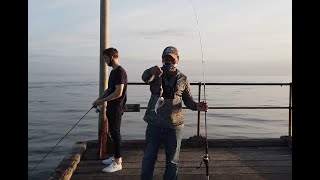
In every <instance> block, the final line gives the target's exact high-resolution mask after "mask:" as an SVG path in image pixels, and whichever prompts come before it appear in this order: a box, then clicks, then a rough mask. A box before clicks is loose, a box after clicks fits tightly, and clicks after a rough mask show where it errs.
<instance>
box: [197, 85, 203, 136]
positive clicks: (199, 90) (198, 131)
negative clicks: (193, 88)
mask: <svg viewBox="0 0 320 180" xmlns="http://www.w3.org/2000/svg"><path fill="white" fill-rule="evenodd" d="M201 85H202V83H201V82H199V88H198V102H199V103H200V100H201ZM197 137H198V141H199V139H200V111H198V124H197Z"/></svg>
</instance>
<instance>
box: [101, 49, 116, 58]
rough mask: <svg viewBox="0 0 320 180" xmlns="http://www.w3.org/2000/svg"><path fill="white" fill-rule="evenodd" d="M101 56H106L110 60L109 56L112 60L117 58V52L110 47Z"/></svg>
mask: <svg viewBox="0 0 320 180" xmlns="http://www.w3.org/2000/svg"><path fill="white" fill-rule="evenodd" d="M102 54H103V55H106V56H108V57H110V58H111V56H113V57H114V58H118V57H119V54H118V50H117V49H115V48H112V47H110V48H108V49H105V50H103V52H102Z"/></svg>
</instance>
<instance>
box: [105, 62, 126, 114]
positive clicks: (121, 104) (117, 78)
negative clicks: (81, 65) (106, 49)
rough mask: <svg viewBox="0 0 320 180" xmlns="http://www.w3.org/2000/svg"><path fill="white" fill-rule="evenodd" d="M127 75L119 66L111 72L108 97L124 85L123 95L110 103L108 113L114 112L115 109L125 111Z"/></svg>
mask: <svg viewBox="0 0 320 180" xmlns="http://www.w3.org/2000/svg"><path fill="white" fill-rule="evenodd" d="M127 82H128V78H127V73H126V71H125V70H124V69H123V68H122V67H121V66H118V67H117V68H116V69H113V70H112V71H111V72H110V76H109V82H108V95H109V94H111V93H113V92H114V91H115V90H116V85H120V84H124V87H123V92H122V95H121V96H120V97H119V98H117V99H114V100H111V101H108V103H107V109H108V111H112V110H115V109H119V110H120V111H124V108H125V104H126V102H127Z"/></svg>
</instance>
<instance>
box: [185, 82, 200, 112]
mask: <svg viewBox="0 0 320 180" xmlns="http://www.w3.org/2000/svg"><path fill="white" fill-rule="evenodd" d="M182 100H183V102H184V104H185V105H186V107H187V108H188V109H191V110H197V102H195V101H194V99H193V97H192V94H191V90H190V83H189V80H188V79H186V87H185V89H184V91H183V93H182Z"/></svg>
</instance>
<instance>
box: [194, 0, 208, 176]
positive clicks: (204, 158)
mask: <svg viewBox="0 0 320 180" xmlns="http://www.w3.org/2000/svg"><path fill="white" fill-rule="evenodd" d="M191 4H192V8H193V12H194V15H195V18H196V21H197V28H198V33H199V41H200V48H201V59H202V68H203V71H202V72H203V95H204V102H205V103H206V102H207V100H206V83H205V65H204V58H203V48H202V39H201V32H200V27H199V21H198V17H197V13H196V9H195V6H194V2H193V0H191ZM204 123H205V134H206V145H205V152H206V154H205V155H204V156H203V157H202V161H201V163H200V165H199V166H197V169H199V168H200V167H201V164H202V163H204V164H205V166H206V179H207V180H209V154H208V149H209V148H208V128H207V111H205V112H204Z"/></svg>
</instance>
